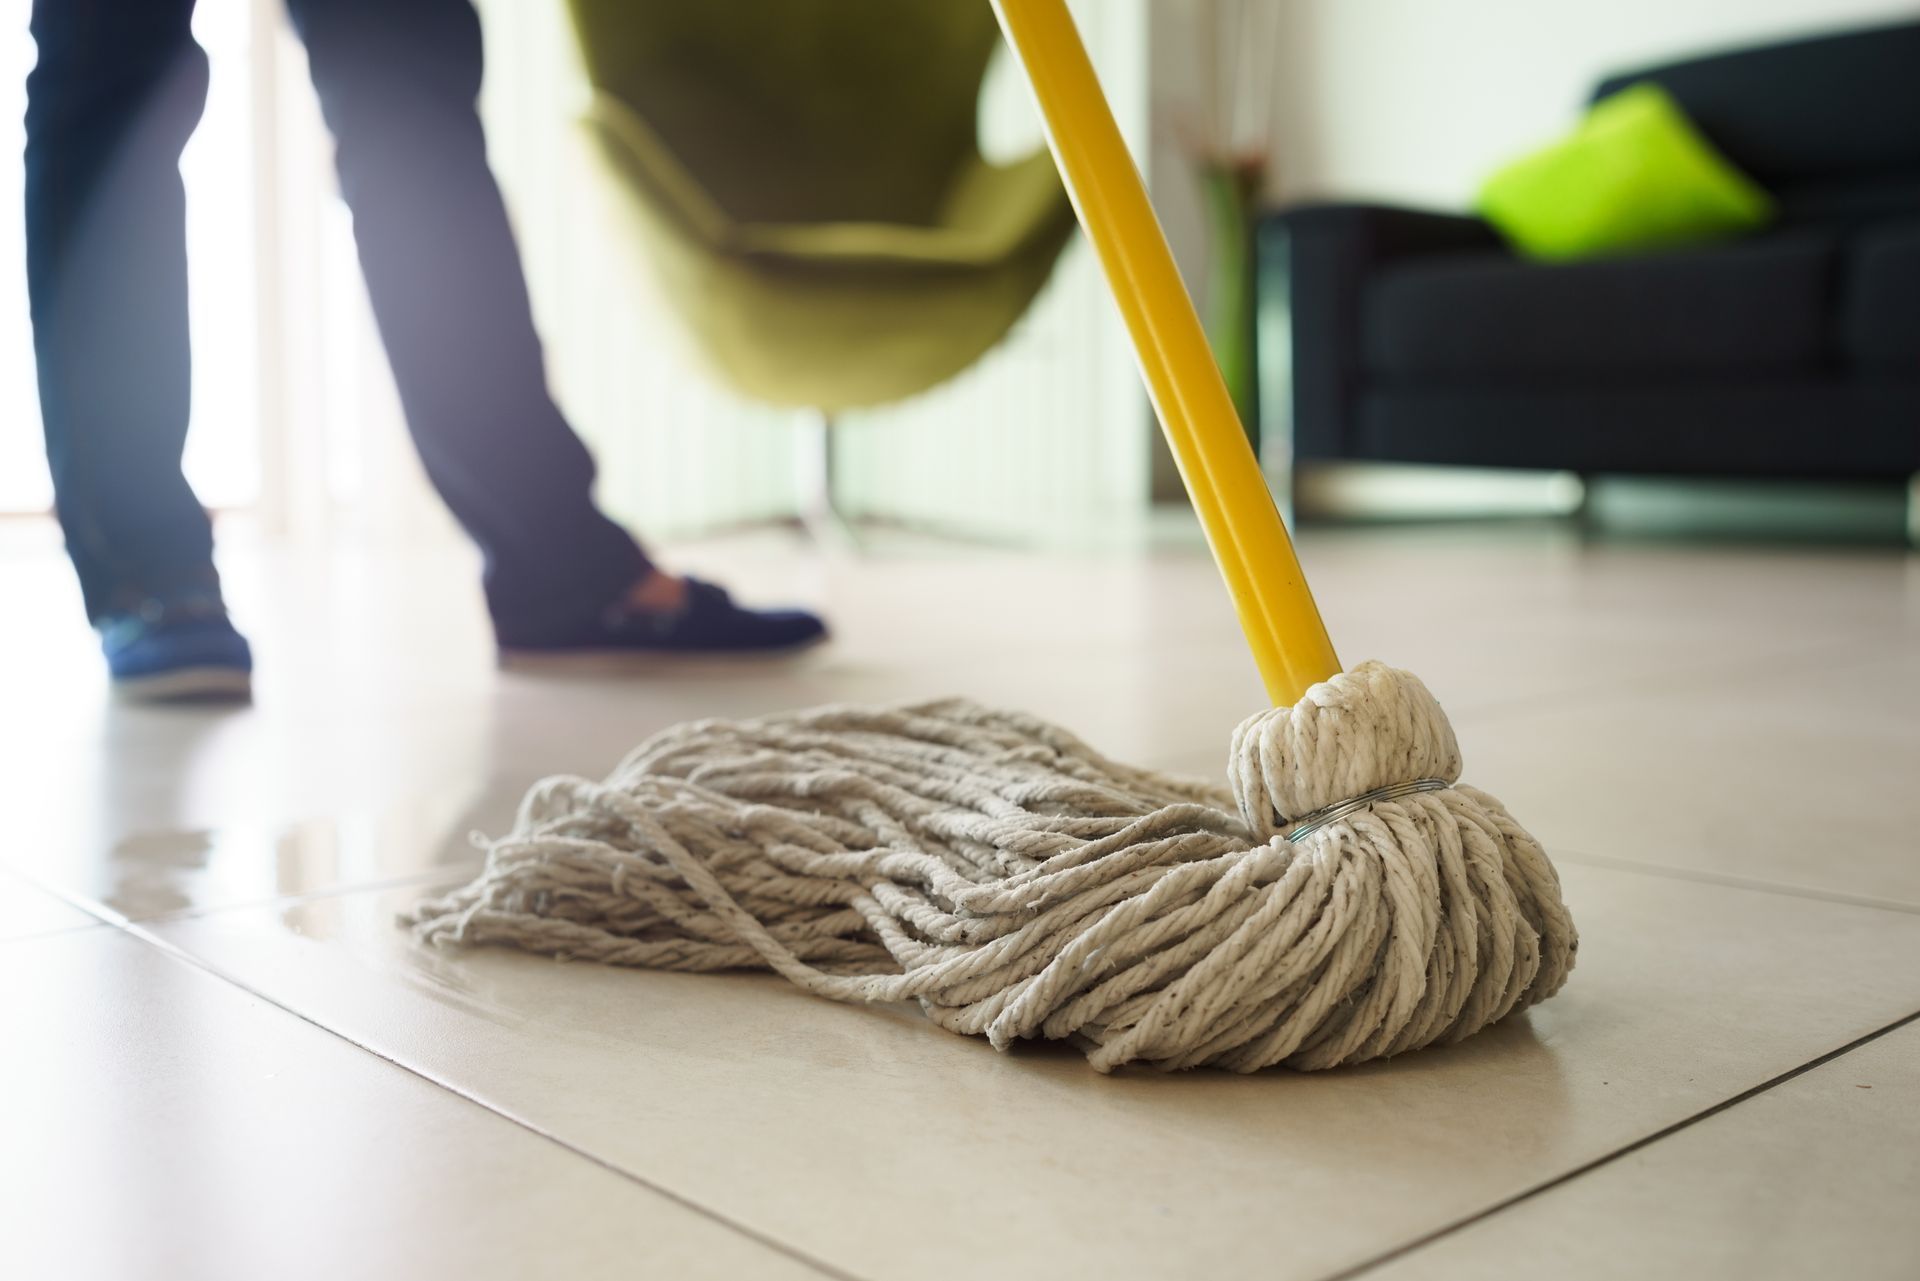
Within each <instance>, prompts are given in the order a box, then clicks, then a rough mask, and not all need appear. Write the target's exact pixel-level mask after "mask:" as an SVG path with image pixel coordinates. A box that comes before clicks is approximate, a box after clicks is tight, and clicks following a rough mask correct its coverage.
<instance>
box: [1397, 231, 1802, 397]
mask: <svg viewBox="0 0 1920 1281" xmlns="http://www.w3.org/2000/svg"><path fill="white" fill-rule="evenodd" d="M1835 257H1836V245H1835V242H1834V240H1833V239H1832V237H1830V236H1828V235H1826V234H1824V233H1817V232H1795V233H1792V234H1787V235H1779V236H1768V237H1764V238H1760V239H1755V240H1749V241H1744V242H1742V243H1740V244H1737V245H1729V246H1719V247H1714V248H1707V249H1690V250H1685V251H1680V252H1674V253H1663V254H1649V255H1645V256H1639V257H1632V258H1612V259H1601V260H1597V261H1592V262H1578V263H1566V264H1553V265H1542V264H1539V263H1529V262H1522V261H1520V260H1518V259H1515V258H1512V257H1508V256H1505V255H1498V254H1460V255H1456V256H1448V257H1442V258H1430V259H1426V260H1424V261H1415V262H1408V263H1405V264H1401V265H1397V266H1390V267H1388V268H1386V269H1385V270H1383V271H1381V272H1380V273H1379V274H1378V275H1376V276H1375V277H1374V278H1373V280H1372V281H1371V282H1370V283H1369V284H1368V286H1367V289H1366V294H1365V297H1364V299H1363V301H1362V304H1361V308H1362V310H1361V344H1362V359H1363V363H1364V366H1365V368H1366V370H1367V371H1368V372H1369V373H1372V374H1375V375H1379V376H1380V377H1382V378H1384V379H1386V380H1388V381H1394V382H1408V381H1412V382H1422V381H1428V382H1433V381H1438V382H1454V383H1460V382H1473V381H1479V380H1484V379H1488V378H1513V377H1520V378H1526V377H1535V376H1537V377H1542V378H1552V377H1565V376H1568V375H1588V376H1601V377H1606V376H1614V375H1618V376H1631V377H1638V378H1645V377H1648V376H1673V377H1680V378H1685V377H1688V376H1695V375H1706V376H1715V375H1725V374H1729V373H1735V372H1739V371H1743V370H1768V371H1773V372H1782V371H1791V370H1810V369H1813V368H1815V367H1817V366H1819V365H1821V364H1823V363H1825V361H1826V354H1827V347H1828V343H1827V339H1826V329H1827V324H1828V321H1827V315H1828V309H1829V300H1830V297H1831V293H1832V285H1833V275H1834V270H1835V268H1834V260H1835Z"/></svg>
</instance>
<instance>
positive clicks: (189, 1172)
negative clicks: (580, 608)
mask: <svg viewBox="0 0 1920 1281" xmlns="http://www.w3.org/2000/svg"><path fill="white" fill-rule="evenodd" d="M673 550H674V552H675V555H676V556H677V559H678V562H679V563H682V564H685V565H687V566H689V567H692V568H695V569H698V570H700V571H702V572H705V573H709V574H711V575H713V576H715V577H720V578H722V579H723V580H725V581H728V582H729V583H731V584H733V585H735V586H736V587H737V588H738V589H739V590H740V592H741V593H742V594H743V595H745V596H747V597H749V598H754V599H759V600H768V601H770V600H774V599H795V600H801V601H805V602H809V603H813V604H817V605H819V606H821V607H822V608H824V609H825V610H826V611H828V613H829V614H830V616H831V617H832V619H833V621H834V623H835V626H836V629H837V640H836V642H835V643H834V644H833V645H832V646H831V647H829V648H827V649H826V650H824V651H822V652H820V653H818V654H816V655H814V656H812V657H810V658H807V659H804V660H801V661H800V662H798V663H794V664H760V663H745V664H742V663H731V664H719V663H709V664H696V665H690V666H687V667H685V668H683V669H678V670H675V671H673V672H671V673H670V674H658V673H656V674H655V675H652V676H649V677H646V678H643V679H632V678H629V679H617V678H609V677H605V676H600V677H578V678H572V679H558V678H552V677H533V676H525V675H517V674H516V675H503V674H500V673H497V672H496V671H495V670H494V668H493V665H492V662H491V654H490V651H489V646H488V640H487V635H486V631H485V628H484V621H483V618H482V616H481V614H480V611H479V607H478V603H477V599H476V593H475V590H474V586H473V574H474V565H473V563H472V560H471V558H470V557H469V556H468V555H467V554H466V553H465V552H464V551H462V550H460V549H455V548H444V547H437V546H436V547H427V548H415V549H407V550H401V551H396V550H393V549H386V548H378V549H374V548H365V547H359V548H355V547H347V548H341V549H336V550H334V551H331V552H325V553H318V552H304V553H302V552H295V551H290V550H287V549H284V548H272V547H265V546H253V547H250V548H249V547H246V546H242V547H240V548H238V549H236V551H235V552H234V553H233V554H232V555H231V556H230V558H229V561H228V565H227V569H228V577H229V581H230V585H231V595H232V597H233V600H234V604H235V608H236V613H237V615H238V616H239V618H240V621H241V622H242V624H243V626H244V627H245V628H246V629H247V630H248V632H249V634H250V635H251V636H252V638H253V640H254V642H255V647H256V650H257V652H258V654H259V656H260V660H261V669H260V679H259V692H258V699H257V702H256V704H255V705H254V706H253V707H252V708H249V709H246V710H243V711H238V712H216V711H206V710H186V709H171V710H163V709H142V708H132V707H122V706H117V705H115V704H114V703H113V702H112V701H111V700H110V699H109V698H108V697H107V696H106V694H105V692H104V690H103V687H102V680H101V676H100V673H99V670H98V666H97V659H96V658H95V657H94V655H93V652H92V650H91V638H90V637H89V635H88V634H87V632H86V630H85V628H84V626H83V625H81V623H80V622H79V621H78V618H77V613H78V606H77V597H76V594H75V593H74V591H73V590H72V587H71V585H70V583H69V581H68V575H67V573H66V570H65V567H64V565H63V563H61V561H60V560H59V558H58V556H57V552H56V549H55V548H54V547H52V546H51V545H50V544H49V543H48V542H47V540H45V539H43V538H39V537H38V536H14V535H10V536H9V541H7V542H5V543H0V599H3V600H5V601H7V603H8V612H7V616H6V621H5V628H6V631H5V638H6V639H5V642H4V643H5V657H6V662H5V663H4V665H3V668H0V778H3V779H4V780H5V795H6V797H7V799H8V801H9V802H10V803H9V805H8V807H7V810H8V822H7V824H6V826H5V827H4V829H0V966H4V970H0V972H3V973H4V974H5V975H6V976H7V981H6V982H4V983H0V1028H5V1029H6V1038H7V1040H6V1044H7V1046H8V1052H7V1053H6V1054H4V1055H3V1056H0V1073H4V1076H5V1085H6V1088H5V1089H4V1090H0V1136H5V1137H4V1141H0V1206H4V1207H5V1210H4V1211H0V1223H4V1224H5V1230H4V1231H0V1275H5V1276H8V1277H15V1276H17V1277H22V1278H27V1277H33V1278H38V1277H56V1276H57V1277H62V1278H68V1277H72V1278H90V1277H114V1278H123V1277H143V1276H155V1277H159V1276H166V1277H172V1276H183V1277H184V1276H192V1277H196V1278H199V1277H223V1276H233V1277H249V1278H251V1277H258V1276H261V1275H269V1274H271V1275H283V1274H287V1273H291V1274H293V1275H308V1274H312V1275H323V1274H324V1275H329V1276H339V1275H352V1276H355V1277H406V1278H415V1277H427V1276H441V1275H449V1276H451V1275H460V1276H462V1277H469V1278H479V1277H495V1276H498V1277H520V1276H528V1275H562V1274H566V1275H574V1276H616V1275H617V1276H628V1275H636V1274H637V1275H660V1276H675V1277H680V1276H688V1277H692V1276H703V1277H704V1276H710V1277H746V1276H754V1277H757V1276H776V1277H778V1276H807V1275H819V1274H825V1275H829V1276H840V1277H861V1278H876V1279H877V1278H882V1277H894V1276H904V1275H920V1276H956V1275H991V1276H1000V1277H1028V1276H1032V1277H1041V1276H1045V1277H1082V1276H1084V1277H1136V1276H1137V1277H1168V1276H1183V1277H1184V1276H1242V1275H1246V1276H1253V1275H1258V1276H1261V1277H1278V1278H1296V1277H1297V1278H1323V1277H1332V1276H1348V1275H1358V1274H1365V1275H1368V1276H1378V1277H1383V1278H1386V1277H1391V1278H1401V1277H1406V1278H1424V1277H1434V1276H1447V1277H1453V1276H1459V1277H1486V1276H1513V1277H1522V1276H1524V1277H1541V1276H1552V1277H1589V1276H1594V1277H1597V1276H1603V1275H1604V1276H1614V1275H1650V1276H1669V1275H1671V1276H1686V1277H1701V1276H1722V1275H1724V1276H1741V1277H1753V1276H1779V1277H1800V1276H1805V1275H1808V1274H1809V1273H1811V1272H1813V1271H1815V1270H1817V1269H1822V1268H1824V1269H1825V1270H1828V1271H1833V1272H1835V1273H1837V1274H1839V1275H1845V1276H1848V1277H1856V1276H1886V1277H1911V1276H1913V1275H1916V1274H1917V1273H1920V1226H1917V1225H1916V1221H1915V1219H1914V1217H1913V1216H1912V1214H1911V1213H1910V1210H1909V1208H1908V1204H1909V1202H1910V1200H1911V1192H1912V1189H1913V1188H1914V1187H1915V1186H1920V1023H1916V1022H1915V1021H1914V1020H1915V1019H1916V1016H1917V1015H1920V789H1916V788H1915V786H1914V782H1913V780H1914V779H1915V778H1916V777H1920V558H1917V557H1913V556H1909V555H1904V554H1902V553H1900V552H1897V551H1892V550H1882V551H1872V550H1853V551H1831V550H1829V551H1817V550H1815V551H1809V550H1795V551H1778V550H1767V549H1763V548H1755V547H1746V548H1741V547H1733V546H1722V547H1714V548H1684V547H1666V546H1659V545H1652V544H1644V543H1643V544H1635V545H1616V546H1608V545H1605V544H1597V545H1594V544H1582V543H1580V542H1578V541H1576V540H1574V539H1572V538H1570V537H1569V536H1567V535H1566V534H1565V533H1564V532H1551V531H1550V532H1546V533H1542V532H1541V531H1539V530H1537V529H1526V530H1508V531H1499V530H1491V531H1490V530H1473V529H1470V528H1468V529H1456V530H1452V531H1444V532H1435V531H1433V530H1423V529H1411V528H1409V529H1401V530H1397V531H1388V532H1383V533H1380V532H1376V533H1364V534H1361V533H1340V534H1324V535H1319V536H1315V537H1310V538H1309V539H1308V540H1307V543H1306V548H1305V555H1306V559H1307V563H1308V568H1309V570H1310V572H1311V573H1312V574H1313V575H1314V578H1315V582H1316V586H1317V587H1318V588H1319V591H1320V593H1321V595H1322V597H1323V604H1324V607H1325V612H1326V615H1327V617H1328V621H1329V623H1330V625H1331V627H1332V629H1333V632H1334V635H1335V637H1336V639H1337V640H1338V641H1339V642H1340V644H1341V647H1342V651H1343V653H1344V654H1345V656H1346V657H1348V658H1349V659H1350V660H1351V659H1359V658H1363V657H1379V658H1383V659H1386V660H1388V661H1390V662H1395V663H1397V664H1399V665H1402V666H1406V667H1409V668H1412V669H1413V670H1415V671H1417V672H1419V673H1420V674H1421V675H1422V676H1423V677H1424V678H1425V679H1426V680H1427V682H1428V683H1429V684H1430V685H1431V686H1432V687H1433V689H1434V690H1435V692H1436V693H1437V694H1438V695H1439V696H1440V699H1441V701H1442V703H1443V704H1444V705H1445V706H1446V707H1447V708H1448V710H1449V711H1450V712H1451V713H1452V715H1453V718H1454V722H1455V725H1456V728H1457V729H1458V731H1459V733H1460V736H1461V740H1462V745H1463V747H1464V749H1465V752H1466V757H1467V761H1468V771H1467V777H1468V778H1469V779H1470V780H1471V781H1474V782H1476V783H1479V784H1480V785H1482V786H1485V787H1487V788H1489V789H1490V790H1492V791H1494V792H1496V793H1497V794H1498V795H1500V796H1501V798H1502V799H1503V800H1505V801H1506V802H1507V803H1508V805H1509V806H1510V807H1511V808H1512V809H1513V810H1514V811H1515V813H1516V814H1517V815H1518V816H1519V817H1520V818H1521V819H1522V820H1523V821H1524V822H1526V823H1527V824H1528V825H1529V826H1530V827H1531V828H1533V830H1534V831H1535V832H1536V833H1538V834H1539V835H1540V836H1541V837H1542V839H1543V840H1544V841H1545V842H1546V843H1547V845H1548V848H1549V850H1550V851H1552V852H1553V854H1554V855H1555V857H1556V859H1557V860H1558V862H1559V863H1560V866H1561V868H1562V871H1563V873H1564V876H1565V880H1566V884H1567V894H1568V899H1569V901H1570V903H1571V904H1572V906H1573V909H1574V911H1575V913H1576V915H1577V917H1578V919H1579V921H1580V925H1581V929H1582V948H1581V961H1580V968H1579V970H1578V971H1577V972H1576V974H1575V976H1574V979H1573V980H1572V982H1571V983H1570V984H1569V986H1568V988H1567V990H1566V992H1565V993H1564V994H1563V995H1562V996H1560V997H1559V998H1557V999H1556V1000H1554V1001H1553V1002H1551V1003H1549V1004H1548V1005H1546V1006H1543V1007H1541V1008H1540V1009H1538V1010H1536V1011H1534V1012H1532V1013H1530V1014H1529V1015H1527V1016H1526V1017H1524V1018H1521V1019H1518V1020H1515V1021H1512V1022H1510V1023H1509V1024H1506V1025H1503V1026H1501V1027H1499V1028H1497V1029H1495V1030H1494V1031H1492V1032H1489V1033H1488V1034H1486V1035H1484V1036H1482V1037H1479V1038H1476V1039H1474V1040H1472V1041H1470V1042H1468V1043H1466V1044H1464V1045H1462V1046H1459V1047H1456V1048H1452V1049H1447V1050H1440V1051H1432V1052H1428V1053H1423V1054H1418V1055H1413V1056H1409V1057H1406V1058H1403V1059H1400V1060H1396V1061H1394V1062H1391V1063H1386V1064H1382V1065H1377V1066H1370V1067H1367V1068H1362V1069H1359V1070H1353V1071H1344V1072H1334V1073H1327V1074H1321V1075H1314V1076H1300V1075H1294V1074H1288V1073H1282V1072H1276V1073H1268V1074H1263V1075H1259V1076H1255V1077H1251V1078H1239V1077H1227V1076H1222V1075H1219V1074H1213V1073H1195V1074H1189V1075H1186V1076H1181V1077H1171V1078H1166V1077H1155V1076H1151V1075H1130V1074H1121V1075H1119V1076H1116V1077H1112V1078H1101V1077H1098V1076H1096V1075H1094V1074H1092V1073H1090V1072H1089V1071H1088V1070H1087V1069H1086V1067H1085V1065H1084V1063H1083V1062H1082V1061H1081V1060H1080V1059H1079V1058H1078V1057H1077V1056H1076V1055H1073V1054H1071V1053H1062V1052H1054V1051H1051V1050H1049V1049H1047V1048H1045V1047H1039V1048H1034V1049H1026V1050H1022V1051H1020V1052H1017V1053H1014V1054H1010V1055H998V1054H996V1053H994V1052H993V1051H992V1050H991V1049H990V1048H989V1047H987V1046H986V1045H984V1044H979V1043H972V1042H968V1041H964V1040H960V1039H958V1038H954V1037H950V1036H947V1035H945V1034H943V1033H939V1032H936V1031H934V1030H933V1029H931V1028H929V1027H928V1026H927V1025H926V1024H925V1023H924V1021H922V1020H921V1019H920V1017H919V1016H918V1014H917V1013H916V1012H915V1011H913V1010H910V1009H898V1010H894V1009H888V1010H859V1009H849V1008H842V1007H837V1006H831V1005H827V1004H824V1003H819V1002H815V1001H812V1000H809V999H807V998H805V997H803V996H801V995H799V994H798V993H796V992H794V991H791V990H789V989H788V988H786V987H785V986H783V985H782V984H780V983H778V982H776V981H772V980H769V979H766V978H764V977H761V976H756V975H738V976H721V977H690V976H679V975H662V974H648V973H635V972H627V971H614V970H606V969H600V968H597V967H592V966H585V965H562V964H556V963H553V962H549V961H545V960H540V959H537V958H531V957H525V956H519V955H511V954H505V953H493V952H485V953H458V952H445V953H439V952H436V953H422V952H419V951H417V950H415V949H414V948H413V947H412V946H411V944H410V942H409V940H408V938H407V936H406V935H405V934H404V933H403V932H402V931H400V930H398V929H396V928H395V927H394V925H393V916H394V913H395V912H396V911H397V910H398V909H399V908H400V907H402V906H404V905H405V904H406V903H408V902H409V901H411V899H412V898H413V897H415V896H417V895H418V894H419V893H420V892H422V890H424V889H426V888H429V887H432V886H437V885H442V884H448V883H452V882H454V881H457V880H459V879H461V878H463V877H464V876H466V875H467V874H469V872H470V871H471V870H472V868H473V866H474V864H475V861H476V860H477V858H478V855H477V854H476V853H475V851H474V848H473V845H472V842H471V841H470V839H469V834H470V833H472V832H474V831H480V832H497V831H499V830H502V829H503V828H504V827H505V826H506V825H507V824H509V823H510V822H511V819H512V814H513V808H514V805H515V803H516V802H517V800H518V798H519V796H520V794H521V793H522V792H523V791H524V789H525V788H526V786H527V785H528V784H529V783H530V782H532V781H533V780H534V779H536V778H537V777H539V776H541V775H543V774H547V773H553V772H578V773H587V774H597V773H601V772H604V771H605V770H607V769H608V768H610V767H611V766H612V764H613V763H614V761H615V760H616V759H617V758H618V756H619V755H620V754H621V753H622V752H623V751H624V750H625V749H626V748H627V747H629V746H631V745H632V744H633V743H635V742H637V741H638V740H639V739H641V738H643V737H645V736H646V735H647V734H648V733H650V732H652V731H653V730H655V729H658V728H661V727H663V726H665V725H667V724H670V723H672V722H674V721H678V720H682V719H685V718H687V717H690V716H703V715H750V714H754V713H759V712H767V711H773V710H778V709H782V708H790V707H797V706H803V705H806V704H810V703H817V702H825V701H848V700H860V701H870V700H884V699H893V698H905V697H920V696H931V695H937V694H944V693H961V694H967V695H971V696H974V697H977V698H980V699H983V700H987V701H993V702H997V703H1003V704H1008V705H1013V706H1018V707H1024V708H1027V709H1029V710H1032V711H1035V712H1039V713H1041V714H1043V715H1046V716H1049V717H1052V718H1054V719H1057V720H1059V721H1061V722H1062V723H1064V724H1067V725H1070V726H1072V727H1073V728H1074V729H1076V730H1077V731H1079V732H1080V733H1082V734H1083V735H1084V736H1085V737H1087V738H1088V739H1089V740H1091V741H1092V742H1093V743H1094V744H1095V745H1096V746H1099V747H1101V748H1103V749H1105V750H1107V751H1108V752H1110V753H1112V754H1114V755H1117V756H1120V757H1122V758H1127V759H1133V760H1137V761H1139V762H1142V763H1146V764H1152V765H1157V766H1162V767H1167V768H1173V769H1181V770H1186V771H1189V772H1196V773H1203V772H1204V773H1217V772H1218V771H1219V769H1220V764H1221V761H1222V759H1223V757H1224V753H1225V749H1226V741H1227V735H1228V733H1229V732H1230V731H1231V729H1232V727H1233V726H1234V724H1235V723H1236V722H1237V721H1238V720H1239V719H1240V718H1241V717H1242V716H1243V715H1245V714H1246V713H1247V712H1248V711H1250V710H1252V709H1253V708H1255V707H1256V706H1258V705H1259V701H1260V693H1259V687H1258V684H1257V682H1256V680H1255V678H1254V675H1253V673H1252V671H1251V668H1250V666H1249V664H1248V663H1247V660H1246V658H1245V656H1244V652H1243V650H1242V648H1241V645H1240V641H1239V639H1238V635H1237V633H1236V630H1235V626H1234V622H1233V618H1232V615H1231V612H1230V611H1229V609H1228V607H1227V605H1226V603H1225V599H1224V596H1223V594H1222V593H1221V591H1220V589H1219V587H1218V586H1217V584H1216V582H1215V580H1214V578H1213V573H1212V570H1211V568H1210V567H1209V566H1208V564H1207V562H1206V561H1205V559H1204V557H1203V555H1202V554H1201V553H1200V552H1199V551H1198V550H1197V548H1193V547H1190V546H1179V547H1170V548H1165V549H1162V550H1159V551H1155V552H1153V553H1151V554H1144V555H1121V554H1114V555H1110V556H1104V557H1095V556H1088V557H1078V558H1064V557H1057V556H1022V555H1016V554H1012V553H1005V552H987V551H982V550H980V549H972V548H965V547H955V546H953V545H949V544H925V545H922V544H918V543H913V542H908V541H905V540H899V541H883V542H882V543H881V544H880V545H879V546H877V547H874V548H872V549H870V550H869V551H868V552H867V553H866V554H865V555H864V556H861V557H856V558H846V557H827V558H822V557H819V556H817V555H815V554H814V553H812V552H811V551H810V550H808V549H807V548H804V547H801V546H797V545H794V544H791V543H787V542H785V541H782V540H779V539H769V538H754V539H738V540H730V541H720V542H715V543H710V544H699V545H689V546H686V547H683V548H677V549H673Z"/></svg>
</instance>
